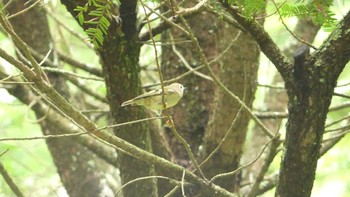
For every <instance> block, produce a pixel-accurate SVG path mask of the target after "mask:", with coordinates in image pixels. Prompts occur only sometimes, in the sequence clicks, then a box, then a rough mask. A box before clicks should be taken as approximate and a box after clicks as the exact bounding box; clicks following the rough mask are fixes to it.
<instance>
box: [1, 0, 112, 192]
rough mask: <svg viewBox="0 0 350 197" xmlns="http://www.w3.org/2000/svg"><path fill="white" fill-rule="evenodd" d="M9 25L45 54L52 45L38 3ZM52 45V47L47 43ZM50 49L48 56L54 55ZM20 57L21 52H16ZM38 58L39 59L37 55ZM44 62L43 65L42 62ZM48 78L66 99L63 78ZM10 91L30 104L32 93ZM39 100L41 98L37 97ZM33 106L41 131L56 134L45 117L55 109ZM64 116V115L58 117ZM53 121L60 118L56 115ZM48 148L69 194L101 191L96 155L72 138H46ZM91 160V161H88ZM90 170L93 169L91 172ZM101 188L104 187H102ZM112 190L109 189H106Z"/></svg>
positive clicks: (17, 6) (20, 2)
mask: <svg viewBox="0 0 350 197" xmlns="http://www.w3.org/2000/svg"><path fill="white" fill-rule="evenodd" d="M30 5H31V4H28V1H25V0H16V1H13V2H11V3H10V4H9V6H8V7H7V10H6V11H8V12H9V13H10V14H14V13H17V12H19V11H22V10H23V9H25V8H27V7H29V6H30ZM10 22H11V24H12V27H13V28H14V30H15V32H17V34H18V36H19V37H20V38H21V39H22V40H23V41H24V42H26V43H27V44H28V45H29V46H30V47H31V48H33V49H34V50H36V51H37V52H39V53H40V54H42V55H46V54H47V53H48V52H49V51H50V50H51V49H52V46H53V40H52V37H51V34H50V29H49V25H48V21H47V17H46V13H45V11H44V10H43V8H41V7H34V8H32V9H30V10H29V11H27V12H25V13H23V14H20V15H18V16H16V17H14V18H13V19H11V20H10ZM50 46H51V47H50ZM53 53H54V52H51V54H50V56H49V59H51V60H52V59H53ZM19 58H21V55H19ZM37 61H38V62H41V61H42V59H37ZM44 66H46V65H45V64H44ZM48 79H49V80H50V83H51V84H52V85H53V87H54V88H55V89H56V90H57V91H58V92H59V93H60V94H61V95H63V96H64V97H65V98H66V99H68V100H69V99H70V95H69V91H68V85H67V84H66V79H65V78H63V77H62V76H60V75H58V74H57V73H48ZM18 90H19V89H17V91H16V90H15V91H13V95H14V96H16V97H17V98H18V99H19V100H21V101H22V102H23V103H25V104H27V105H31V104H32V102H34V101H33V97H35V95H26V94H25V92H24V91H23V92H19V91H18ZM37 102H41V101H37ZM32 109H33V110H34V112H35V115H36V117H37V119H38V120H40V119H42V120H41V121H38V123H39V124H40V127H41V129H42V132H43V133H44V135H58V134H62V131H61V130H60V129H58V128H57V127H56V126H54V125H52V124H51V123H50V122H49V120H48V119H46V118H45V117H47V116H48V114H47V113H56V112H55V111H46V112H44V113H43V112H42V109H41V108H40V105H39V104H38V105H34V106H33V107H32ZM61 118H63V117H61ZM55 121H60V119H57V120H55ZM47 145H48V149H49V151H50V152H51V155H52V158H53V161H54V163H55V166H56V168H57V171H58V174H59V175H60V177H61V181H62V183H63V185H64V186H65V189H66V190H67V193H68V194H69V196H71V197H75V196H77V197H78V196H86V197H89V196H91V197H93V196H99V195H104V194H103V193H104V192H106V188H108V187H109V186H107V185H106V184H104V183H105V180H104V178H103V174H104V173H105V172H106V169H102V168H101V165H99V164H98V162H99V161H98V159H97V158H96V156H95V155H94V154H92V153H91V152H90V151H89V150H87V149H86V148H85V147H83V146H82V145H81V144H79V143H77V142H76V141H75V140H74V139H72V138H68V139H67V138H56V139H48V140H47ZM89 161H94V163H95V165H90V164H89ZM90 163H91V162H90ZM91 172H93V173H91ZM103 188H105V189H104V191H103ZM109 192H111V191H109Z"/></svg>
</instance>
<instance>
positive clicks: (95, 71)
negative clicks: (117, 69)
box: [57, 51, 103, 77]
mask: <svg viewBox="0 0 350 197" xmlns="http://www.w3.org/2000/svg"><path fill="white" fill-rule="evenodd" d="M57 54H58V57H59V58H60V59H61V60H62V61H64V62H66V63H68V64H70V65H71V66H73V67H76V68H79V69H81V70H84V71H86V72H88V73H91V74H93V75H96V76H98V77H102V76H103V75H102V71H101V70H100V69H97V68H93V67H90V66H88V65H87V64H84V63H81V62H78V61H77V60H75V59H73V58H71V57H69V56H68V55H65V54H63V53H61V52H59V51H58V52H57Z"/></svg>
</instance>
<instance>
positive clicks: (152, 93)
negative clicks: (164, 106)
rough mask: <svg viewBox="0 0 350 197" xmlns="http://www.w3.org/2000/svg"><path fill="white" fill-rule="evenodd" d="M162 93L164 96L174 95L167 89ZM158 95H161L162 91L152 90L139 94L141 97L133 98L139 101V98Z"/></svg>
mask: <svg viewBox="0 0 350 197" xmlns="http://www.w3.org/2000/svg"><path fill="white" fill-rule="evenodd" d="M164 92H165V93H164V94H165V95H168V94H171V93H174V91H173V90H169V89H167V88H165V89H164ZM158 95H162V89H158V90H152V91H149V92H146V93H144V94H141V95H139V96H137V97H135V98H134V99H141V98H147V97H150V96H158Z"/></svg>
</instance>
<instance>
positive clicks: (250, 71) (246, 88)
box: [203, 25, 259, 191]
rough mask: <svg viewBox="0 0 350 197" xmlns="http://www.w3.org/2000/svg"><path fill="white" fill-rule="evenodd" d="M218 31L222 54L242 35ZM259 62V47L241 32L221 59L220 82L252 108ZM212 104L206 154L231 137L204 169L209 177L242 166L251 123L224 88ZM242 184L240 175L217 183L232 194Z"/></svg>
mask: <svg viewBox="0 0 350 197" xmlns="http://www.w3.org/2000/svg"><path fill="white" fill-rule="evenodd" d="M219 29H222V31H219V32H218V38H219V41H218V42H219V43H220V46H221V47H220V49H221V50H219V51H223V50H224V48H225V47H226V46H227V44H226V45H225V43H230V42H232V41H233V40H234V39H235V37H236V36H237V35H238V34H239V30H237V29H235V28H233V27H227V26H225V25H222V27H221V28H219ZM258 62H259V48H258V46H257V44H256V43H255V42H254V41H253V39H252V38H251V37H250V35H247V34H244V33H242V32H241V34H240V35H239V37H238V38H237V39H236V40H235V41H234V44H233V46H232V47H231V48H230V49H229V50H228V52H227V53H226V54H225V55H224V56H223V58H222V59H221V61H220V67H219V69H218V76H219V78H220V80H221V81H222V82H223V83H224V84H225V85H226V86H227V87H228V88H229V89H230V90H231V91H232V92H233V93H234V94H236V95H237V96H238V97H240V99H241V100H243V101H244V102H245V103H246V105H247V106H248V107H250V108H251V106H252V103H253V100H254V95H255V90H256V80H257V71H258ZM213 105H214V110H213V112H212V113H211V116H210V119H209V123H208V129H207V130H206V133H205V138H204V150H205V155H207V156H208V155H209V154H210V153H211V152H212V151H213V150H214V149H215V148H216V147H217V146H218V144H219V143H220V142H221V141H222V139H223V138H224V136H225V135H226V134H227V133H228V134H227V137H226V139H225V140H224V141H223V142H222V144H221V145H220V148H219V149H218V150H217V151H216V153H215V154H214V155H213V156H212V157H211V159H210V160H209V161H208V162H207V163H206V164H205V165H204V166H203V167H204V171H205V172H206V174H207V175H208V177H213V176H215V175H217V174H220V173H224V172H229V171H233V170H235V169H237V168H238V167H239V163H240V158H241V155H242V151H243V145H244V142H245V137H246V132H247V127H248V123H249V116H248V114H247V113H246V112H245V111H244V110H241V111H240V112H239V109H240V107H241V106H240V105H239V103H237V102H235V101H234V100H233V99H232V98H231V97H230V96H229V95H228V94H227V93H225V92H223V91H222V90H221V89H217V90H216V92H215V99H214V101H213ZM235 119H237V120H235ZM239 183H240V175H237V174H236V175H235V176H229V177H225V178H222V179H219V180H217V184H218V185H221V186H223V187H224V188H226V189H228V190H229V191H237V190H238V188H239Z"/></svg>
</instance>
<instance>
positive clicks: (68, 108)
mask: <svg viewBox="0 0 350 197" xmlns="http://www.w3.org/2000/svg"><path fill="white" fill-rule="evenodd" d="M0 20H1V19H0ZM0 57H2V58H3V59H5V60H6V61H8V62H9V63H10V64H12V65H14V66H15V67H16V68H18V69H19V70H20V71H21V72H23V75H24V77H25V78H27V79H28V80H29V81H33V82H34V83H35V87H36V88H37V89H38V90H40V91H41V92H42V94H45V96H46V97H47V98H48V99H49V100H50V101H52V103H54V105H51V106H52V107H54V108H56V109H57V110H58V111H61V112H62V114H64V115H65V117H67V118H68V119H69V120H70V121H72V122H73V123H75V124H76V125H77V126H78V127H79V128H83V129H85V130H86V131H91V133H90V134H91V136H93V137H95V138H96V139H98V140H100V141H103V142H105V143H106V144H108V145H109V146H110V147H112V148H115V149H117V150H121V151H122V152H124V153H126V154H128V155H130V156H132V157H134V158H137V159H139V160H142V161H146V162H149V163H152V164H154V165H156V166H158V167H161V168H162V169H164V170H168V171H169V172H173V173H182V172H183V170H185V171H186V177H188V178H187V180H189V181H191V182H193V183H195V184H206V181H205V180H203V179H201V178H199V177H198V176H197V175H195V174H194V173H192V172H191V171H189V170H187V169H185V168H183V167H181V166H179V165H177V164H174V163H172V162H170V161H168V160H166V159H163V158H161V157H159V156H156V155H154V154H151V153H149V152H147V151H145V150H143V149H141V148H139V147H137V146H135V145H133V144H131V143H129V142H127V141H125V140H122V139H121V138H119V137H117V136H114V135H113V134H110V133H108V132H102V131H100V130H98V129H97V128H98V127H97V125H96V124H94V123H93V122H92V121H90V120H89V119H88V118H87V117H86V116H84V115H83V114H81V112H80V111H79V110H77V109H76V108H75V107H74V106H73V105H72V104H70V103H69V102H68V101H67V100H66V99H65V98H63V96H62V95H60V94H59V93H58V92H57V91H56V90H55V89H53V88H52V86H51V85H50V84H48V83H47V82H46V81H44V79H43V78H41V77H39V76H37V75H36V73H35V72H33V71H32V70H31V69H30V68H29V67H28V66H26V65H25V64H23V62H21V61H19V60H17V59H15V58H14V57H12V56H11V55H9V54H8V53H7V52H6V51H4V50H3V49H1V48H0ZM207 189H208V190H209V191H211V192H215V193H216V194H217V195H220V196H236V195H234V194H232V193H230V192H228V191H227V190H226V189H223V188H221V187H219V186H217V185H216V184H210V185H207Z"/></svg>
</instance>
